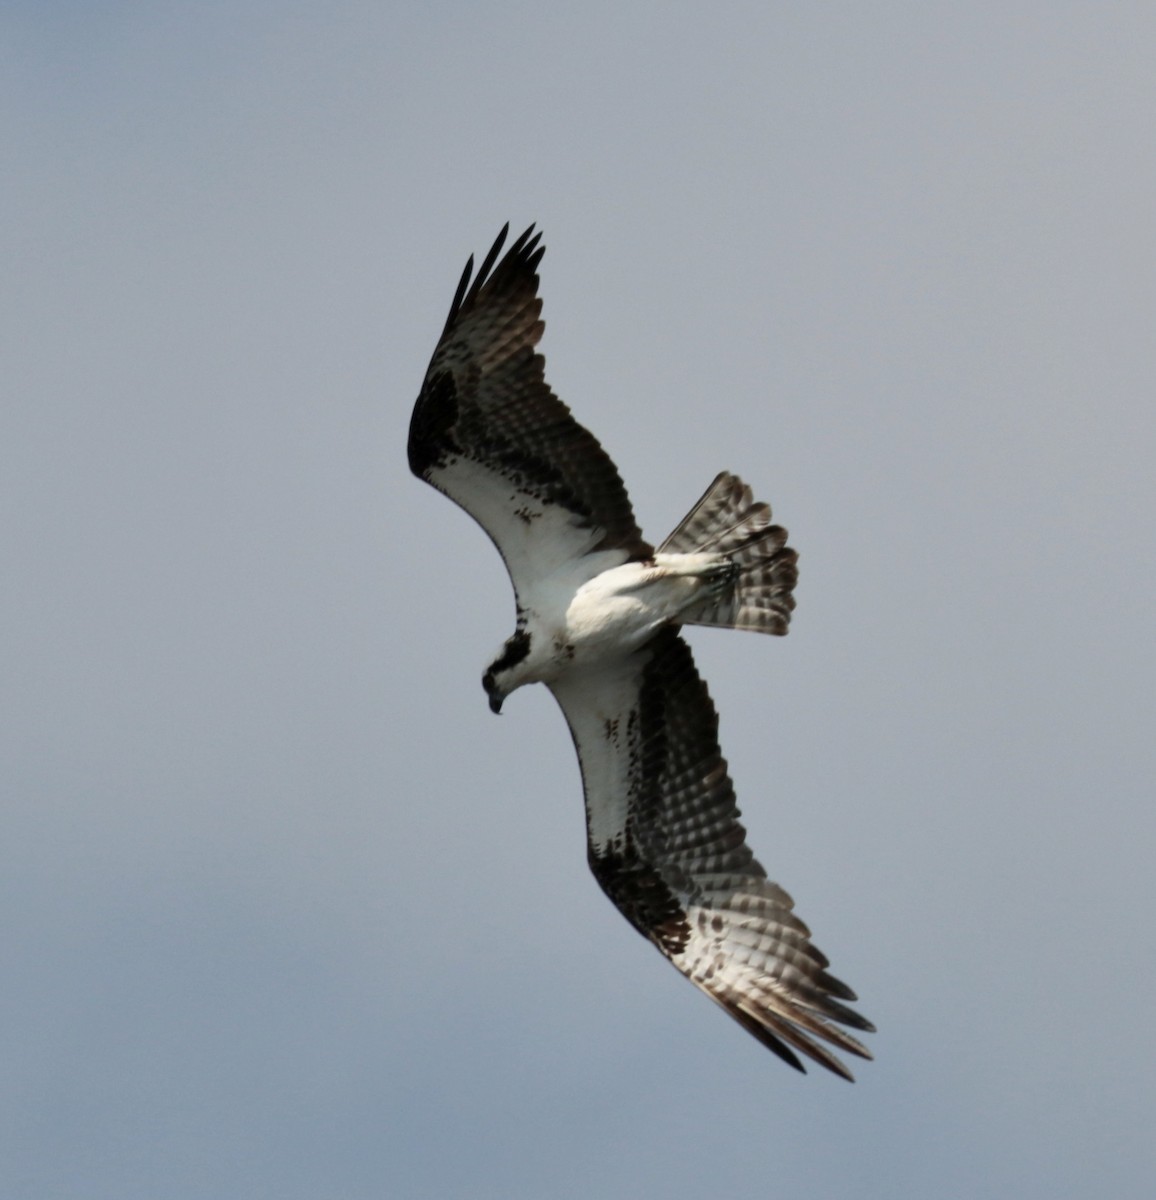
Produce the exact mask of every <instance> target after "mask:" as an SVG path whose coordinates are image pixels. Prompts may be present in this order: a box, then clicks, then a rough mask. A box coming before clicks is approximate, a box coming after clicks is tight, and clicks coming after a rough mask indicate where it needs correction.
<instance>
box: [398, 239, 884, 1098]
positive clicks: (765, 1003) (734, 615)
mask: <svg viewBox="0 0 1156 1200" xmlns="http://www.w3.org/2000/svg"><path fill="white" fill-rule="evenodd" d="M505 237H506V230H503V231H502V233H501V235H499V237H498V239H497V241H496V242H495V243H494V245H493V247H492V248H491V250H490V252H489V254H487V256H486V258H485V260H484V261H483V263H482V265H481V267H480V269H479V270H478V272H477V275H476V277H475V276H474V275H473V260H472V259H471V260H470V262H469V263H467V265H466V269H465V272H464V273H463V275H462V278H461V282H460V283H459V285H458V290H457V294H456V295H455V296H454V301H453V304H452V306H451V308H450V313H449V317H448V319H447V320H446V325H445V329H444V330H443V333H442V337H441V340H440V341H439V343H438V346H437V349H436V350H435V351H434V356H433V359H432V361H431V362H430V366H429V370H428V371H427V373H426V378H425V382H424V384H423V385H422V389H421V394H420V395H419V397H418V400H417V404H416V405H415V407H414V411H413V418H412V421H411V424H410V433H409V461H410V466H411V468H412V469H413V471H414V473H415V474H416V475H418V476H419V477H420V478H422V479H424V480H426V482H428V483H430V484H432V485H433V486H434V487H436V488H438V489H439V490H440V491H442V492H444V493H445V494H446V495H447V496H449V497H450V498H451V499H453V500H455V501H456V502H457V503H458V504H460V505H461V506H462V507H463V508H464V509H465V510H466V511H467V512H468V513H470V514H471V515H472V516H473V517H474V518H475V519H476V520H477V521H478V522H479V524H481V525H482V527H483V528H484V529H485V530H486V532H487V533H488V534H489V535H490V537H491V538H492V539H493V541H494V543H495V545H496V546H497V547H498V550H499V551H500V552H501V554H502V557H503V559H504V560H505V562H506V566H507V568H508V570H509V572H510V578H511V580H512V582H513V585H514V591H515V596H516V600H517V627H516V630H515V632H514V634H513V635H512V636H511V637H510V638H509V639H508V640H507V642H506V645H505V646H504V647H503V649H502V651H501V652H500V653H499V654H498V656H497V657H496V658H495V659H494V661H493V662H492V663H491V664H490V666H489V668H488V669H487V670H486V672H485V675H484V676H483V680H482V682H483V686H484V687H485V690H486V692H487V694H488V696H489V698H490V705H491V707H492V708H493V709H494V711H495V712H497V711H500V709H501V705H502V701H503V700H504V699H505V697H506V696H507V695H509V693H510V692H511V691H513V690H514V689H515V688H517V687H520V686H522V685H523V684H525V683H533V682H543V683H545V684H546V685H547V686H548V687H549V688H550V690H551V691H552V692H553V693H554V696H555V697H556V699H557V701H558V703H559V705H560V706H561V708H562V711H563V713H564V714H565V716H566V720H567V722H568V724H569V726H570V731H571V734H572V735H573V738H574V745H575V748H576V750H577V753H578V758H579V762H580V764H581V768H582V780H583V790H584V792H585V799H586V827H587V840H588V846H587V853H588V859H589V863H590V868H591V870H592V871H593V873H594V876H595V878H596V879H597V880H598V882H599V884H600V885H601V887H602V889H603V891H604V892H605V893H606V894H607V896H609V898H610V899H611V900H612V901H613V902H614V904H615V905H616V906H617V907H618V908H619V910H620V911H621V912H622V914H623V915H624V916H625V917H626V919H627V920H628V921H630V923H631V924H632V925H633V926H634V927H635V928H636V929H637V930H638V931H639V932H640V933H641V934H642V935H643V936H644V937H645V938H647V939H648V940H649V941H650V942H652V943H653V944H654V945H655V946H656V947H657V948H658V950H659V951H660V952H661V953H662V954H663V955H665V957H667V958H668V959H669V960H670V961H671V962H672V963H673V964H674V965H675V966H676V967H678V969H679V970H680V971H682V972H683V974H685V975H686V976H687V977H688V978H689V979H691V980H692V981H693V982H694V983H696V984H697V985H698V986H699V987H700V988H702V990H703V991H705V992H706V993H707V994H708V995H709V996H710V997H711V998H712V999H713V1000H715V1001H716V1002H717V1003H718V1004H719V1005H721V1006H722V1007H723V1008H724V1009H725V1010H726V1011H727V1012H728V1013H730V1015H731V1016H732V1017H734V1018H735V1019H736V1020H737V1021H738V1022H739V1023H740V1024H742V1025H743V1027H744V1028H746V1029H747V1030H748V1031H749V1032H750V1033H752V1034H753V1035H754V1036H755V1037H757V1038H758V1039H759V1041H761V1042H762V1043H763V1044H764V1045H766V1046H768V1047H769V1048H770V1049H771V1050H773V1051H774V1052H775V1053H776V1054H777V1055H779V1056H780V1057H781V1058H783V1059H785V1060H786V1061H787V1062H789V1063H791V1064H792V1065H793V1066H795V1067H798V1068H799V1069H800V1070H802V1064H801V1062H800V1061H799V1059H798V1057H797V1056H796V1054H795V1053H794V1051H795V1050H798V1051H801V1052H802V1053H803V1054H805V1055H807V1056H808V1057H810V1058H812V1059H814V1060H815V1061H817V1062H819V1063H822V1064H823V1065H824V1066H826V1067H829V1068H830V1069H831V1070H832V1071H835V1072H837V1073H838V1074H841V1075H844V1076H846V1077H847V1078H850V1077H851V1076H850V1073H849V1072H848V1071H847V1069H846V1067H844V1066H843V1064H842V1063H841V1062H840V1061H839V1059H838V1058H836V1057H835V1055H834V1054H833V1053H832V1052H831V1051H830V1050H829V1049H828V1048H827V1047H826V1046H825V1045H824V1044H823V1043H830V1044H831V1045H833V1046H835V1047H838V1048H840V1049H842V1050H845V1051H848V1052H850V1053H852V1054H856V1055H859V1056H860V1057H864V1058H869V1057H870V1054H869V1053H868V1052H867V1050H866V1049H865V1048H864V1047H863V1046H861V1045H860V1044H859V1043H858V1042H857V1041H856V1040H855V1039H854V1038H853V1037H851V1036H850V1035H849V1034H847V1033H846V1032H845V1031H844V1030H843V1029H842V1028H840V1026H850V1027H852V1028H855V1029H860V1030H870V1029H871V1028H872V1026H871V1024H870V1022H868V1021H866V1020H865V1019H864V1018H862V1017H861V1016H859V1014H858V1013H856V1012H854V1011H853V1010H852V1009H850V1008H848V1007H847V1005H846V1003H845V1002H847V1001H853V1000H854V999H855V995H854V993H853V992H852V991H851V990H850V988H848V987H847V986H846V985H845V984H843V983H841V982H840V981H839V980H838V979H836V978H834V977H833V976H832V975H830V974H828V972H827V959H826V958H825V956H824V955H823V954H822V953H821V952H820V951H819V950H818V949H816V948H815V946H813V945H812V943H811V941H810V932H809V931H808V929H807V927H806V926H805V925H804V924H803V923H802V921H800V920H799V918H798V917H796V916H795V914H794V912H793V904H792V901H791V898H790V896H788V895H787V893H786V892H785V891H783V889H782V888H780V887H779V886H778V885H777V884H775V883H772V882H771V881H770V880H768V879H767V875H766V872H765V871H764V870H763V868H762V866H761V865H760V864H759V862H758V861H757V860H756V859H755V857H754V855H753V854H752V852H751V850H750V848H749V847H748V846H747V844H746V836H745V831H744V830H743V827H742V825H741V824H740V823H739V810H738V807H737V805H736V803H735V796H734V788H733V786H732V784H731V780H730V777H729V776H728V774H727V767H726V761H725V760H724V759H723V757H722V755H721V753H720V751H719V744H718V718H717V716H716V714H715V710H714V706H713V704H712V703H711V699H710V696H709V694H708V692H707V689H706V685H705V684H704V683H703V681H702V679H701V678H700V677H699V675H698V672H697V670H696V669H695V665H694V660H693V658H692V656H691V652H690V648H689V647H688V646H687V644H686V642H685V641H684V640H683V638H682V637H681V636H680V634H679V629H680V627H681V626H682V625H687V624H697V625H717V626H725V627H729V628H736V629H750V630H755V631H759V632H764V633H775V634H784V633H786V631H787V625H788V621H789V620H790V615H791V610H792V609H793V608H794V599H793V597H792V594H791V593H792V589H793V588H794V585H795V581H796V578H797V569H796V561H797V556H796V554H795V552H794V551H793V550H791V549H790V548H788V547H787V545H786V539H787V534H786V531H785V530H783V529H781V528H780V527H778V526H776V525H772V524H771V523H770V517H771V511H770V508H769V507H768V506H767V505H765V504H759V503H755V502H754V501H753V499H752V496H751V492H750V489H749V488H748V487H747V486H746V485H745V484H744V483H743V482H742V481H741V480H740V479H738V478H737V477H736V476H733V475H730V474H728V473H726V472H724V473H722V474H720V475H719V476H718V477H717V478H716V479H715V480H714V482H713V483H712V484H711V486H710V487H709V488H708V489H707V491H706V492H705V493H704V495H703V496H702V497H701V498H700V500H699V501H698V503H697V504H696V505H695V506H694V507H693V508H692V509H691V511H690V512H689V513H688V514H687V516H686V517H685V518H684V519H683V521H682V522H681V523H680V525H679V526H678V528H677V529H676V530H675V531H674V532H673V533H672V534H671V535H670V536H669V537H668V538H667V539H666V541H664V542H663V543H662V544H661V545H660V546H659V547H658V549H657V550H655V549H653V548H652V547H651V545H650V544H649V543H647V542H646V541H644V540H643V538H642V534H641V532H640V530H639V529H638V526H637V524H636V522H635V520H634V514H633V512H632V510H631V507H630V501H629V499H628V497H627V494H626V489H625V487H624V486H623V484H622V480H621V479H620V478H619V475H618V472H617V470H616V469H615V467H614V464H613V463H612V462H611V460H610V458H609V457H608V456H607V455H606V453H605V451H603V449H602V447H601V446H600V445H599V444H598V442H597V441H596V440H595V439H594V438H593V437H592V436H591V435H590V434H589V433H588V432H587V431H586V430H585V429H583V428H582V426H580V425H579V424H578V423H577V422H576V421H575V420H574V419H573V417H572V416H571V415H570V411H569V409H568V408H567V407H566V406H565V405H564V404H563V403H562V402H561V401H560V400H559V399H558V398H557V397H556V396H554V395H553V393H552V392H551V391H550V389H549V387H548V386H547V384H546V381H545V376H544V363H543V359H542V356H541V355H540V354H538V353H537V352H536V350H535V347H536V345H537V343H538V340H539V339H540V338H541V336H542V330H543V324H542V320H541V316H540V314H541V301H540V300H539V299H538V295H537V292H538V277H537V266H538V263H539V261H540V259H541V257H542V253H543V248H542V247H541V246H540V245H539V235H536V234H534V232H533V228H532V227H531V228H530V229H528V230H526V232H525V233H524V234H522V236H521V237H519V238H518V239H517V240H516V241H515V242H514V243H513V244H512V245H511V247H510V249H509V251H508V252H507V253H506V255H505V257H504V258H502V259H501V261H500V262H499V261H498V256H499V254H500V253H501V249H502V246H503V244H504V241H505Z"/></svg>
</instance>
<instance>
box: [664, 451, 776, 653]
mask: <svg viewBox="0 0 1156 1200" xmlns="http://www.w3.org/2000/svg"><path fill="white" fill-rule="evenodd" d="M658 553H660V554H702V553H710V554H720V555H723V556H725V557H726V558H728V559H729V560H730V561H731V562H732V563H733V564H734V565H735V566H736V567H737V568H738V570H737V571H736V572H735V575H734V577H733V579H732V580H731V581H730V583H729V584H728V585H727V586H725V587H723V588H721V589H719V590H717V591H715V592H714V593H713V594H712V595H711V597H710V598H709V599H708V600H706V601H704V602H703V604H701V605H700V606H698V607H697V608H692V609H689V610H688V611H687V612H685V613H684V614H683V615H682V616H681V618H680V620H681V621H682V622H683V623H684V624H687V625H717V626H722V627H724V628H727V629H751V630H755V631H756V632H759V633H776V634H784V633H786V632H787V625H788V623H789V622H790V619H791V611H792V609H794V607H795V599H794V596H792V594H791V593H792V591H793V589H794V587H795V583H796V582H797V580H798V578H799V571H798V567H797V565H796V564H797V562H798V558H799V556H798V554H796V553H795V551H794V550H792V549H791V548H790V547H789V546H788V545H787V531H786V530H785V529H783V528H782V526H780V525H772V524H771V507H770V505H769V504H762V503H757V502H755V501H754V498H753V496H752V494H751V489H750V488H749V487H748V486H747V485H746V484H745V483H743V481H742V480H741V479H740V478H739V477H738V476H737V475H732V474H730V472H729V471H723V472H721V473H720V474H719V475H718V476H717V477H716V478H715V480H714V482H713V483H712V484H711V485H710V487H708V488H707V490H706V491H705V492H704V493H703V495H702V497H701V499H700V500H699V501H698V503H697V504H696V505H695V506H694V507H693V508H692V509H691V510H690V512H688V513H687V514H686V516H685V517H684V518H683V519H682V521H681V522H680V524H679V526H678V528H677V529H675V531H674V532H673V533H672V534H671V535H670V536H669V537H668V538H667V539H666V541H665V542H663V543H662V545H661V546H659V547H658Z"/></svg>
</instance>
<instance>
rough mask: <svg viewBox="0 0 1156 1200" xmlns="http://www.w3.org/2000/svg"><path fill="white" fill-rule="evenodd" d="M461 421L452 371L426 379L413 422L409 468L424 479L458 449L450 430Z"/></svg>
mask: <svg viewBox="0 0 1156 1200" xmlns="http://www.w3.org/2000/svg"><path fill="white" fill-rule="evenodd" d="M457 419H458V389H457V384H455V383H454V377H453V375H452V374H451V373H450V372H449V371H439V372H438V374H436V375H434V376H432V377H431V378H429V379H427V380H426V383H425V386H424V387H423V388H422V390H421V395H420V396H419V397H418V400H417V404H416V405H415V407H414V410H413V419H412V420H411V421H410V423H409V469H410V470H411V471H412V472H413V473H414V474H415V475H420V476H424V475H425V474H426V472H427V471H429V470H430V469H431V468H433V467H436V466H438V465H439V464H440V463H441V462H442V461H443V459H444V456H445V454H446V452H447V451H450V450H454V449H455V448H456V447H455V446H454V441H453V438H452V436H451V433H450V431H451V430H452V429H453V427H454V422H455V421H456V420H457Z"/></svg>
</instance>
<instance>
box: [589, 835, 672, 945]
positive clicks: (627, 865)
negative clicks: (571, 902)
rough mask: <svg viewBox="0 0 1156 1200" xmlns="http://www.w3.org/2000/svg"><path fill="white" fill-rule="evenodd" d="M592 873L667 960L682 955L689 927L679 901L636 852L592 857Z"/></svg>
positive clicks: (630, 851)
mask: <svg viewBox="0 0 1156 1200" xmlns="http://www.w3.org/2000/svg"><path fill="white" fill-rule="evenodd" d="M589 861H590V870H591V871H592V872H593V874H594V878H595V879H597V880H598V883H599V886H600V887H601V888H602V890H603V891H604V892H605V893H606V895H607V896H609V897H610V899H611V901H612V902H613V903H614V905H615V906H616V907H617V908H618V910H619V911H620V912H621V913H622V915H623V916H624V917H625V918H626V919H627V920H628V921H629V922H630V923H631V925H633V926H634V928H635V929H637V930H638V932H639V933H641V934H642V936H643V937H645V938H648V939H649V940H650V941H652V942H654V944H655V945H656V946H658V948H659V949H660V950H661V951H662V952H663V954H665V955H667V956H668V957H670V956H672V955H676V954H680V953H682V951H683V950H684V949H685V948H686V944H687V942H688V941H689V940H690V925H689V924H688V923H687V919H686V913H685V912H684V911H683V907H682V904H681V903H680V902H679V900H678V897H677V896H675V894H674V892H673V891H671V889H670V888H669V887H668V886H667V884H666V883H665V882H664V881H663V878H662V876H661V875H660V874H659V873H658V871H657V870H656V869H655V868H654V867H653V866H652V865H651V864H650V863H648V862H644V861H643V860H642V859H641V858H640V857H639V855H638V854H637V852H636V851H634V850H632V849H626V850H624V851H621V852H619V851H610V852H609V853H607V854H602V855H596V854H594V853H593V852H591V854H590V856H589Z"/></svg>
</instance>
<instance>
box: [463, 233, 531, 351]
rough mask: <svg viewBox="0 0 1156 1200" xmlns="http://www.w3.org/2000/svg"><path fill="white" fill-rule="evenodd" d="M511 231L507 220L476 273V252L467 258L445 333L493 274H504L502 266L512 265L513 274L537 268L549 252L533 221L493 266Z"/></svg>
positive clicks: (510, 269)
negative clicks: (535, 229)
mask: <svg viewBox="0 0 1156 1200" xmlns="http://www.w3.org/2000/svg"><path fill="white" fill-rule="evenodd" d="M509 233H510V222H509V221H507V222H506V223H505V225H503V226H502V228H501V231H500V232H499V234H498V236H497V237H496V238H495V239H494V244H493V245H492V246H491V247H490V248H489V250H487V251H486V257H485V258H483V259H482V265H481V266H480V267H479V268H478V270H477V274H475V273H474V256H473V255H472V254H471V255H470V257H469V259H468V260H467V261H466V266H465V270H464V271H462V277H461V279H459V280H458V289H457V291H456V292H455V293H454V300H453V303H452V304H451V305H450V311H449V315H448V316H447V317H446V323H445V326H444V328H443V329H442V337H445V335H446V334H447V333H448V332H449V330H450V327H451V326H452V325H453V323H454V322H455V321H456V320H457V318H458V316H459V315H460V314H461V313H462V312H463V310H465V309H468V308H469V307H470V306H471V305H472V304H473V303H474V302H475V300H477V298H478V294H479V292H481V290H482V288H483V287H485V285H486V284H487V283H488V282H489V281H490V280H491V279H492V278H493V279H496V278H498V277H499V276H500V275H501V274H502V272H503V268H507V264H509V266H508V268H507V269H506V274H513V272H514V271H515V270H516V269H517V268H519V267H522V268H525V269H528V270H529V271H531V272H534V271H536V270H537V268H538V263H539V262H541V261H542V255H543V254H545V252H546V247H545V246H542V245H539V243H540V242H541V240H542V235H541V233H535V232H534V224H531V225H529V226H528V227H527V228H526V230H525V231H524V232H523V233H521V234H519V235H518V237H517V238H516V239H515V240H514V242H513V243H512V244H511V246H510V249H509V250H508V251H507V252H506V257H505V258H503V259H502V261H501V263H500V264H499V265H498V268H497V270H495V269H494V264H495V263H497V262H498V256H499V255H500V254H501V253H502V247H503V246H504V245H505V244H506V238H507V237H508V236H509Z"/></svg>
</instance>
